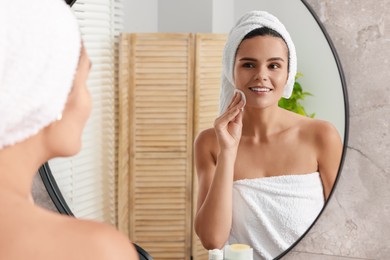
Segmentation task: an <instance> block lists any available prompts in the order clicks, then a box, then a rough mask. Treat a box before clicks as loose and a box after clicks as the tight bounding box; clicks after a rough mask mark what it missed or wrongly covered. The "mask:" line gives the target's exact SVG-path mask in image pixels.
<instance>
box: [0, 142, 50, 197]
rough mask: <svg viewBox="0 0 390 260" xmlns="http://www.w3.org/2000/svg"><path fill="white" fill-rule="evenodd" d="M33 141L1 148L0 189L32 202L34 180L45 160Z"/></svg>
mask: <svg viewBox="0 0 390 260" xmlns="http://www.w3.org/2000/svg"><path fill="white" fill-rule="evenodd" d="M32 142H34V140H29V139H28V140H26V141H24V142H22V143H18V144H16V145H13V146H10V147H7V148H4V149H1V150H0V191H1V192H6V193H7V194H8V195H14V196H17V197H20V198H21V199H25V200H28V201H29V202H32V195H31V188H32V180H33V178H34V176H35V174H36V172H37V170H38V168H39V167H40V166H41V164H42V162H45V160H44V159H43V158H40V156H39V154H40V153H39V151H37V149H36V146H34V145H32ZM34 147H35V149H34ZM41 155H42V153H41Z"/></svg>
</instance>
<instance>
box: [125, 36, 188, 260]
mask: <svg viewBox="0 0 390 260" xmlns="http://www.w3.org/2000/svg"><path fill="white" fill-rule="evenodd" d="M125 41H128V43H129V44H128V52H129V60H130V62H129V64H128V65H129V75H128V79H129V84H128V87H129V98H130V99H129V112H128V113H129V115H128V116H129V125H130V134H129V142H130V149H129V151H130V160H129V166H130V189H129V199H130V201H129V202H130V208H129V216H130V222H129V224H130V228H129V230H130V238H131V239H132V240H133V241H134V242H135V243H137V244H139V245H140V246H142V247H143V248H145V249H146V250H147V251H148V252H149V253H150V254H151V255H152V256H153V257H154V259H171V260H173V259H190V247H191V210H192V209H191V182H192V140H193V121H192V116H193V66H194V64H193V63H194V61H193V55H192V54H193V52H194V50H193V48H194V41H193V36H192V35H189V34H131V35H123V36H122V42H125ZM122 82H125V80H123V81H122ZM121 87H126V84H124V85H122V86H121Z"/></svg>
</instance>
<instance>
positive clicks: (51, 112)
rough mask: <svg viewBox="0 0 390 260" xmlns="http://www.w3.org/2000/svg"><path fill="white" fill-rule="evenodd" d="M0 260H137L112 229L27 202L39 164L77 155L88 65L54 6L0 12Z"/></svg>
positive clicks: (24, 3)
mask: <svg viewBox="0 0 390 260" xmlns="http://www.w3.org/2000/svg"><path fill="white" fill-rule="evenodd" d="M0 39H1V40H0V207H1V208H2V210H1V213H0V248H1V250H0V259H13V260H17V259H42V260H44V259H94V260H98V259H138V255H137V253H136V251H135V249H134V248H133V246H132V244H131V243H130V241H129V240H128V239H127V238H126V237H125V236H124V235H122V234H120V233H119V232H117V231H116V230H115V228H113V227H111V226H108V225H105V224H100V223H97V222H92V221H86V220H78V219H76V218H72V217H68V216H63V215H60V214H56V213H54V212H50V211H47V210H45V209H43V208H40V207H38V206H36V205H34V203H33V202H32V199H31V186H32V179H33V176H34V175H35V174H36V172H37V169H38V168H39V167H40V165H42V164H43V163H44V162H46V161H48V160H49V159H51V158H54V157H58V156H72V155H74V154H76V153H77V152H79V151H80V148H81V135H82V131H83V128H84V125H85V123H86V120H87V118H88V116H89V113H90V110H91V98H90V95H89V92H88V90H87V87H86V80H87V77H88V73H89V70H90V68H91V62H90V60H89V58H88V55H87V53H86V51H85V49H84V47H83V46H82V43H81V38H80V34H79V29H78V26H77V21H76V19H75V17H74V16H73V14H72V13H71V11H70V9H69V7H68V6H67V5H66V4H65V2H63V1H62V0H38V1H29V0H13V1H2V3H1V8H0Z"/></svg>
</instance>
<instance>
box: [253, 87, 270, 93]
mask: <svg viewBox="0 0 390 260" xmlns="http://www.w3.org/2000/svg"><path fill="white" fill-rule="evenodd" d="M249 90H250V91H252V92H255V93H268V92H271V91H272V89H270V88H267V87H251V88H249Z"/></svg>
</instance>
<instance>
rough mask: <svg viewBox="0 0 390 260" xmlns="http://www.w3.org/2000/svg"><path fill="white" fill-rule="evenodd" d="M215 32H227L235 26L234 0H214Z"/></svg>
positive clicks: (213, 20)
mask: <svg viewBox="0 0 390 260" xmlns="http://www.w3.org/2000/svg"><path fill="white" fill-rule="evenodd" d="M212 8H213V14H212V15H213V17H212V31H211V32H213V33H227V32H229V31H230V29H231V28H232V27H233V25H234V22H235V17H234V0H213V6H212Z"/></svg>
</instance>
